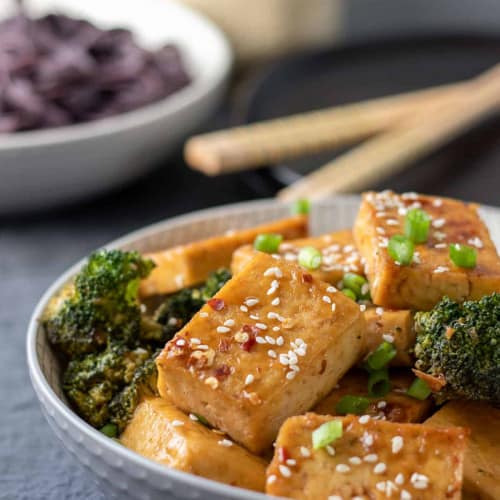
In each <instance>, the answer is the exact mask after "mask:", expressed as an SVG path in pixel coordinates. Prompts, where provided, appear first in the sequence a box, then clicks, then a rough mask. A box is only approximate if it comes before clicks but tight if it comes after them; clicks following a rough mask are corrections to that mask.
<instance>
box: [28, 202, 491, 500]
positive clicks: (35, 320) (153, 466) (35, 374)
mask: <svg viewBox="0 0 500 500" xmlns="http://www.w3.org/2000/svg"><path fill="white" fill-rule="evenodd" d="M328 200H329V201H339V202H340V203H345V204H348V203H349V202H351V203H352V202H355V201H356V202H359V200H360V196H359V195H335V196H334V197H331V198H329V199H328ZM318 205H321V202H320V203H319V204H318ZM279 206H286V204H284V203H283V202H280V201H278V200H275V199H261V200H254V201H246V202H241V203H233V204H228V205H222V206H217V207H214V208H208V209H204V210H197V211H193V212H190V213H187V214H184V215H178V216H175V217H171V218H168V219H165V220H162V221H159V222H156V223H154V224H150V225H147V226H145V227H143V228H140V229H138V230H135V231H132V232H130V233H127V234H126V235H125V236H123V237H121V238H118V239H115V240H113V241H111V242H110V243H108V244H106V245H104V246H103V248H120V247H122V246H124V245H129V244H132V243H134V242H137V241H139V240H141V239H145V238H147V237H151V236H153V235H155V234H156V233H159V232H161V231H162V230H165V229H167V228H169V227H171V226H175V225H183V224H189V223H190V222H194V221H195V220H197V219H199V218H200V217H213V216H217V215H220V214H223V213H227V212H231V213H235V212H236V213H237V212H238V211H242V212H246V211H247V210H248V209H249V208H252V207H255V208H259V209H263V210H265V209H272V208H276V207H279ZM480 208H481V211H484V215H487V216H489V217H498V218H500V209H499V208H497V207H493V206H489V205H480ZM313 209H314V207H313ZM486 223H487V221H486ZM496 243H497V247H498V246H499V242H496ZM85 260H86V258H83V259H81V260H80V261H78V262H77V263H76V264H74V265H72V266H71V267H70V268H69V269H67V270H66V271H65V272H64V273H63V274H62V275H60V276H59V278H57V279H56V280H55V281H54V282H53V283H52V284H51V285H50V287H49V288H48V289H47V290H46V291H45V292H44V293H43V295H42V296H41V298H40V300H39V301H38V303H37V305H36V307H35V309H34V312H33V314H32V315H31V318H30V322H29V326H28V332H27V338H26V351H27V361H28V368H29V374H30V378H31V382H32V385H33V387H34V389H35V392H36V394H37V397H38V398H39V399H40V401H42V400H44V401H46V402H47V405H48V406H49V407H50V408H51V409H52V410H53V411H54V412H56V413H57V414H58V416H59V417H60V418H61V419H62V420H66V421H69V422H70V423H71V425H72V426H74V427H75V428H76V429H77V430H78V431H79V432H81V433H82V435H84V436H85V437H86V438H87V439H89V440H90V441H93V442H96V443H97V444H99V445H100V446H102V447H103V448H105V449H107V450H108V451H109V452H111V453H113V454H115V456H117V457H119V458H121V459H123V460H127V461H128V462H132V463H134V465H136V466H138V467H140V468H145V469H146V470H150V471H152V472H155V473H156V474H158V475H160V476H164V477H165V478H169V479H173V480H178V481H181V482H183V483H184V484H187V485H189V486H190V487H192V488H195V489H197V490H203V491H205V492H210V493H216V494H219V495H224V496H225V497H227V498H229V497H231V498H235V499H242V500H251V499H255V500H258V499H266V498H269V497H268V496H267V495H265V494H263V493H258V492H254V491H251V490H246V489H242V488H238V487H235V486H229V485H226V484H224V483H220V482H218V481H214V480H210V479H206V478H203V477H200V476H195V475H193V474H189V473H186V472H182V471H179V470H176V469H173V468H169V467H166V466H164V465H161V464H158V463H156V462H154V461H152V460H150V459H147V458H145V457H143V456H141V455H139V454H138V453H135V452H134V451H132V450H129V449H127V448H125V446H123V445H121V444H118V443H116V442H115V441H113V440H111V439H109V438H107V437H106V436H104V435H103V434H102V433H101V432H99V431H98V430H96V429H94V428H93V427H91V426H90V425H89V424H87V423H86V422H85V421H84V420H83V419H82V418H80V417H79V416H78V415H77V414H76V413H75V412H73V411H72V410H71V409H70V408H69V407H68V406H66V404H65V403H64V402H63V401H62V400H61V399H60V398H59V397H58V396H57V394H56V393H55V392H54V391H53V389H52V388H51V387H50V385H49V383H48V381H47V379H46V378H45V376H44V374H43V372H42V369H41V366H40V363H39V360H38V356H37V349H36V342H37V334H38V330H39V328H38V326H39V318H40V316H41V315H42V313H43V311H44V309H45V308H46V306H47V304H48V302H49V300H50V299H51V298H52V296H53V295H54V294H55V293H57V291H58V290H60V289H61V288H62V286H63V285H64V284H65V283H66V282H67V281H68V280H69V279H70V278H71V277H72V276H73V275H74V274H75V273H76V272H77V271H78V270H79V269H80V268H81V266H82V265H83V263H84V262H85Z"/></svg>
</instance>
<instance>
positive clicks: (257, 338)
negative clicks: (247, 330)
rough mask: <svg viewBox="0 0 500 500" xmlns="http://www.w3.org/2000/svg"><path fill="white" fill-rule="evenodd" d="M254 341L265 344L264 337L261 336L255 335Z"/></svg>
mask: <svg viewBox="0 0 500 500" xmlns="http://www.w3.org/2000/svg"><path fill="white" fill-rule="evenodd" d="M255 342H257V344H267V342H266V339H265V338H263V337H255Z"/></svg>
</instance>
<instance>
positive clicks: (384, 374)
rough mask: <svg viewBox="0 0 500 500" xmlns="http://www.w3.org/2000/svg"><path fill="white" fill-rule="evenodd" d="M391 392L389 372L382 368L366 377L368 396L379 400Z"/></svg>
mask: <svg viewBox="0 0 500 500" xmlns="http://www.w3.org/2000/svg"><path fill="white" fill-rule="evenodd" d="M390 390H391V382H390V380H389V370H388V369H387V368H382V369H381V370H375V371H373V372H370V374H369V375H368V394H369V395H370V396H371V397H373V398H381V397H383V396H385V395H386V394H387V393H388V392H389V391H390Z"/></svg>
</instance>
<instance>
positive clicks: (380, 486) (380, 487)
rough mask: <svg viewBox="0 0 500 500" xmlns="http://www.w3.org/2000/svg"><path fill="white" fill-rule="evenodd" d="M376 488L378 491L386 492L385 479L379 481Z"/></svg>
mask: <svg viewBox="0 0 500 500" xmlns="http://www.w3.org/2000/svg"><path fill="white" fill-rule="evenodd" d="M375 488H376V489H377V490H378V491H381V492H382V493H385V481H379V482H378V483H377V484H376V485H375Z"/></svg>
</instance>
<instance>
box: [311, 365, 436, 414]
mask: <svg viewBox="0 0 500 500" xmlns="http://www.w3.org/2000/svg"><path fill="white" fill-rule="evenodd" d="M390 379H391V384H392V388H391V391H390V392H388V393H387V394H386V395H385V396H383V397H380V398H372V397H369V396H368V374H367V373H366V372H365V371H364V370H358V369H354V370H351V371H349V372H348V373H347V374H346V375H345V376H344V377H343V378H342V379H341V380H340V382H339V383H338V385H337V387H336V388H335V389H333V391H332V392H330V394H328V396H326V397H325V398H324V399H322V400H321V401H320V402H319V403H318V404H317V405H316V406H315V407H314V408H313V410H312V411H313V412H314V413H318V414H320V415H338V413H337V412H336V410H335V407H336V406H337V404H338V402H339V401H340V400H341V399H342V398H343V397H344V396H364V397H367V398H369V399H370V404H369V406H368V408H367V409H366V410H365V411H364V413H365V414H366V415H370V416H372V417H377V418H381V419H383V420H389V421H390V422H403V423H405V422H407V423H420V422H422V421H423V420H424V419H425V418H426V417H427V416H428V415H429V413H430V411H431V408H432V401H431V399H430V398H427V399H425V400H424V401H421V400H419V399H415V398H412V397H410V396H407V395H406V391H407V390H408V388H409V387H410V385H411V384H412V382H413V380H415V375H413V373H412V372H411V371H410V370H408V369H407V370H404V369H393V370H391V373H390Z"/></svg>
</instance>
